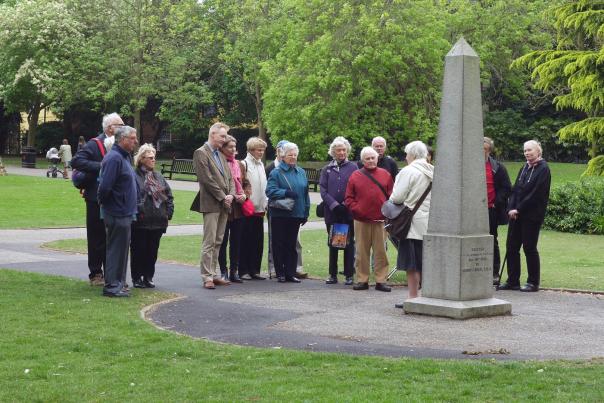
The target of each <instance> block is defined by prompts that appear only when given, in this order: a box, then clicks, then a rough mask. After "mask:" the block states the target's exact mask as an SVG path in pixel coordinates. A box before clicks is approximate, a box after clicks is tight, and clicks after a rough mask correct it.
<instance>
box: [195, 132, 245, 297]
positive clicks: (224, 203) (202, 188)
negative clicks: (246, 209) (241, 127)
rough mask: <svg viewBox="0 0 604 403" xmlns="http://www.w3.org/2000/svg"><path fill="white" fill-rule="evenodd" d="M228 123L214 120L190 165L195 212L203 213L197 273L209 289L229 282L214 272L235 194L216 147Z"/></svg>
mask: <svg viewBox="0 0 604 403" xmlns="http://www.w3.org/2000/svg"><path fill="white" fill-rule="evenodd" d="M228 130H229V127H228V126H227V125H225V124H224V123H214V124H213V125H212V127H210V133H209V136H208V141H207V143H205V144H204V145H203V146H201V147H200V148H198V149H197V150H195V153H194V154H193V165H194V166H195V172H196V173H197V182H199V212H200V213H202V214H203V244H202V247H201V262H200V266H201V277H202V279H203V287H204V288H207V289H210V290H213V289H214V288H215V285H227V284H230V282H229V281H228V280H223V279H222V278H221V277H220V275H219V274H217V271H216V267H217V265H218V253H219V251H220V245H221V244H222V238H223V236H224V230H225V228H226V222H227V217H228V213H229V210H230V208H231V204H232V203H233V200H234V198H235V196H234V194H235V184H234V182H233V178H232V176H231V171H230V170H229V166H228V165H227V161H226V159H225V158H224V155H223V154H222V153H221V152H220V148H221V147H222V145H223V144H224V142H225V140H226V136H227V131H228Z"/></svg>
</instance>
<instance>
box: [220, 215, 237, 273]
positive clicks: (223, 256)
mask: <svg viewBox="0 0 604 403" xmlns="http://www.w3.org/2000/svg"><path fill="white" fill-rule="evenodd" d="M242 235H243V218H238V219H236V220H233V221H227V225H226V229H225V230H224V237H223V238H222V245H220V252H219V253H218V265H219V266H220V271H221V272H224V271H225V270H226V269H227V245H228V247H229V266H228V268H229V269H231V270H238V268H239V256H240V251H241V236H242Z"/></svg>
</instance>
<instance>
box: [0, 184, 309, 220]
mask: <svg viewBox="0 0 604 403" xmlns="http://www.w3.org/2000/svg"><path fill="white" fill-rule="evenodd" d="M0 189H1V197H0V229H6V228H12V229H15V228H66V227H85V226H86V204H85V202H84V199H82V196H81V195H80V193H79V191H78V190H77V189H76V188H74V187H73V185H72V184H71V181H66V180H59V179H54V180H53V179H47V178H39V177H31V176H19V175H10V176H1V177H0ZM173 194H174V206H175V207H174V217H173V218H172V221H171V224H201V223H202V222H203V217H202V215H201V214H199V213H196V212H193V211H191V210H189V208H190V207H191V203H192V202H193V199H194V198H195V195H196V192H190V191H184V190H175V191H173ZM310 210H311V211H310V213H311V215H310V217H309V219H310V220H317V217H316V215H315V206H314V205H312V206H311V209H310Z"/></svg>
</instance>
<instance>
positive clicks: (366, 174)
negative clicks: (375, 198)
mask: <svg viewBox="0 0 604 403" xmlns="http://www.w3.org/2000/svg"><path fill="white" fill-rule="evenodd" d="M361 173H362V174H363V175H365V176H366V177H368V178H369V179H371V181H372V182H373V183H375V185H376V186H377V187H379V188H380V190H381V191H382V193H383V194H384V197H385V198H386V199H388V193H386V190H385V189H384V187H383V186H382V185H380V182H378V181H377V180H376V179H375V178H374V177H373V176H371V175H370V174H369V172H367V170H366V169H365V168H361Z"/></svg>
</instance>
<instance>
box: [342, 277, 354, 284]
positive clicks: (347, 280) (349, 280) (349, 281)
mask: <svg viewBox="0 0 604 403" xmlns="http://www.w3.org/2000/svg"><path fill="white" fill-rule="evenodd" d="M353 282H354V280H353V279H352V276H351V277H346V281H345V282H344V285H352V283H353Z"/></svg>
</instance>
